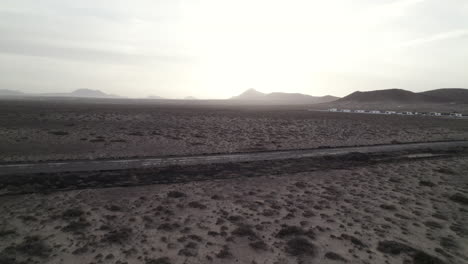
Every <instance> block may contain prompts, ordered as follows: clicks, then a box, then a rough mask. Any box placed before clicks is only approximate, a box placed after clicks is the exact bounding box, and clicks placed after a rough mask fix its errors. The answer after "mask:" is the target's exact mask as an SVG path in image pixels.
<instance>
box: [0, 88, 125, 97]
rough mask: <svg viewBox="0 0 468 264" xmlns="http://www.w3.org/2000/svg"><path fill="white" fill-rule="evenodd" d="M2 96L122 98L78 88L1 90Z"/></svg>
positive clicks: (0, 94)
mask: <svg viewBox="0 0 468 264" xmlns="http://www.w3.org/2000/svg"><path fill="white" fill-rule="evenodd" d="M0 96H3V97H6V96H24V97H29V96H32V97H36V96H44V97H79V98H122V97H120V96H117V95H112V94H106V93H104V92H102V91H100V90H91V89H77V90H75V91H72V92H69V93H23V92H20V91H15V90H0Z"/></svg>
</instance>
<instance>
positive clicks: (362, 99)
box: [337, 89, 445, 104]
mask: <svg viewBox="0 0 468 264" xmlns="http://www.w3.org/2000/svg"><path fill="white" fill-rule="evenodd" d="M444 101H445V100H444V99H443V98H439V97H435V96H431V95H427V94H420V93H413V92H410V91H406V90H403V89H387V90H376V91H369V92H359V91H358V92H354V93H352V94H350V95H348V96H345V97H343V98H341V99H339V100H337V102H339V103H343V102H355V103H377V102H383V103H401V104H408V103H442V102H444Z"/></svg>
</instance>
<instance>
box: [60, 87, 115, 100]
mask: <svg viewBox="0 0 468 264" xmlns="http://www.w3.org/2000/svg"><path fill="white" fill-rule="evenodd" d="M65 95H67V94H65ZM69 95H70V96H72V97H92V98H116V97H118V96H116V95H111V94H106V93H103V92H102V91H99V90H91V89H78V90H75V91H73V92H71V93H69Z"/></svg>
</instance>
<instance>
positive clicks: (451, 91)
mask: <svg viewBox="0 0 468 264" xmlns="http://www.w3.org/2000/svg"><path fill="white" fill-rule="evenodd" d="M419 94H423V95H428V96H431V97H437V98H440V99H443V100H444V101H446V102H449V103H459V104H468V89H462V88H443V89H436V90H432V91H426V92H422V93H419Z"/></svg>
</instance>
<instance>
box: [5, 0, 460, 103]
mask: <svg viewBox="0 0 468 264" xmlns="http://www.w3.org/2000/svg"><path fill="white" fill-rule="evenodd" d="M0 34H1V36H2V37H1V38H0V74H1V76H2V78H1V79H0V89H18V90H22V91H26V92H64V91H70V90H74V89H76V88H90V89H100V90H103V91H105V92H108V93H114V94H120V95H124V96H129V97H145V96H147V95H149V94H152V95H160V96H164V97H170V98H177V97H179V98H180V97H185V96H196V97H199V98H226V97H230V96H232V95H235V94H238V93H240V92H242V91H243V90H245V89H247V88H251V87H253V88H257V89H259V90H261V91H263V92H273V91H285V92H302V93H308V94H313V95H325V94H332V95H337V96H343V95H346V94H347V93H350V92H352V91H354V90H374V89H385V88H392V87H399V88H404V89H409V90H413V91H422V90H429V89H434V88H440V87H468V75H467V74H466V66H465V63H466V61H467V60H468V48H466V47H468V2H467V1H466V0H446V1H440V0H381V1H374V0H329V1H310V0H309V1H305V0H292V1H275V0H273V1H271V0H269V1H267V0H260V1H259V0H250V1H247V0H238V1H224V0H216V1H215V0H197V1H185V0H180V1H167V0H159V1H151V0H140V1H133V2H130V1H123V0H101V1H94V0H82V1H71V0H44V1H34V0H3V1H1V3H0Z"/></svg>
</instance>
